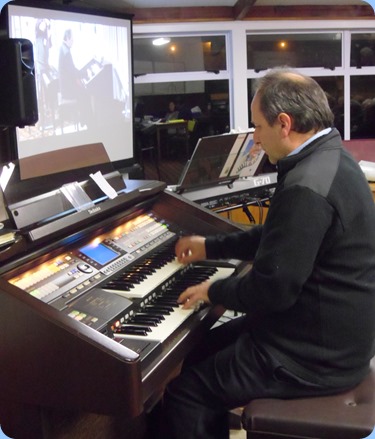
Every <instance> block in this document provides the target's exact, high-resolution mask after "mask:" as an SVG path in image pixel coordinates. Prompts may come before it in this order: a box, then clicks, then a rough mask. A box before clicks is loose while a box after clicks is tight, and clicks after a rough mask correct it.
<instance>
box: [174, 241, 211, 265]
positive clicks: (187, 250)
mask: <svg viewBox="0 0 375 439" xmlns="http://www.w3.org/2000/svg"><path fill="white" fill-rule="evenodd" d="M205 242H206V238H204V237H203V236H184V237H182V238H180V239H179V240H178V241H177V243H176V246H175V253H176V256H177V260H178V262H181V263H182V264H190V262H195V261H203V260H205V259H206V245H205Z"/></svg>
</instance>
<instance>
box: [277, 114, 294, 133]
mask: <svg viewBox="0 0 375 439" xmlns="http://www.w3.org/2000/svg"><path fill="white" fill-rule="evenodd" d="M278 121H279V123H280V126H281V129H282V130H283V132H284V135H288V134H289V132H290V130H291V129H292V118H291V117H290V116H289V115H288V114H287V113H280V114H279V115H278Z"/></svg>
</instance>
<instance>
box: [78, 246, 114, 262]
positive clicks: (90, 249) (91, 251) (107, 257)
mask: <svg viewBox="0 0 375 439" xmlns="http://www.w3.org/2000/svg"><path fill="white" fill-rule="evenodd" d="M79 251H80V252H81V253H82V254H84V255H85V256H87V257H88V258H90V259H91V260H92V261H94V262H97V263H98V264H100V265H106V264H108V262H110V261H112V259H115V258H116V257H117V256H118V255H119V254H118V253H117V252H115V251H114V250H112V249H110V248H108V247H106V246H105V245H103V244H90V245H86V246H85V247H82V248H80V249H79Z"/></svg>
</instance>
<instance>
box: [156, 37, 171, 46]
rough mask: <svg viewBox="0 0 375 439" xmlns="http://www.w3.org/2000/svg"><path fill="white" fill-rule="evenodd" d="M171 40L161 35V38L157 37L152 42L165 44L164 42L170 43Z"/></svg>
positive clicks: (157, 44)
mask: <svg viewBox="0 0 375 439" xmlns="http://www.w3.org/2000/svg"><path fill="white" fill-rule="evenodd" d="M170 42H171V39H170V38H164V37H161V38H156V39H155V40H153V41H152V44H153V45H154V46H163V45H164V44H168V43H170Z"/></svg>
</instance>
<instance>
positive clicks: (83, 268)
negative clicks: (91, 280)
mask: <svg viewBox="0 0 375 439" xmlns="http://www.w3.org/2000/svg"><path fill="white" fill-rule="evenodd" d="M77 268H78V270H80V271H82V272H83V273H92V271H93V270H92V268H91V267H90V265H88V264H85V263H84V262H80V263H79V264H78V265H77Z"/></svg>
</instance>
